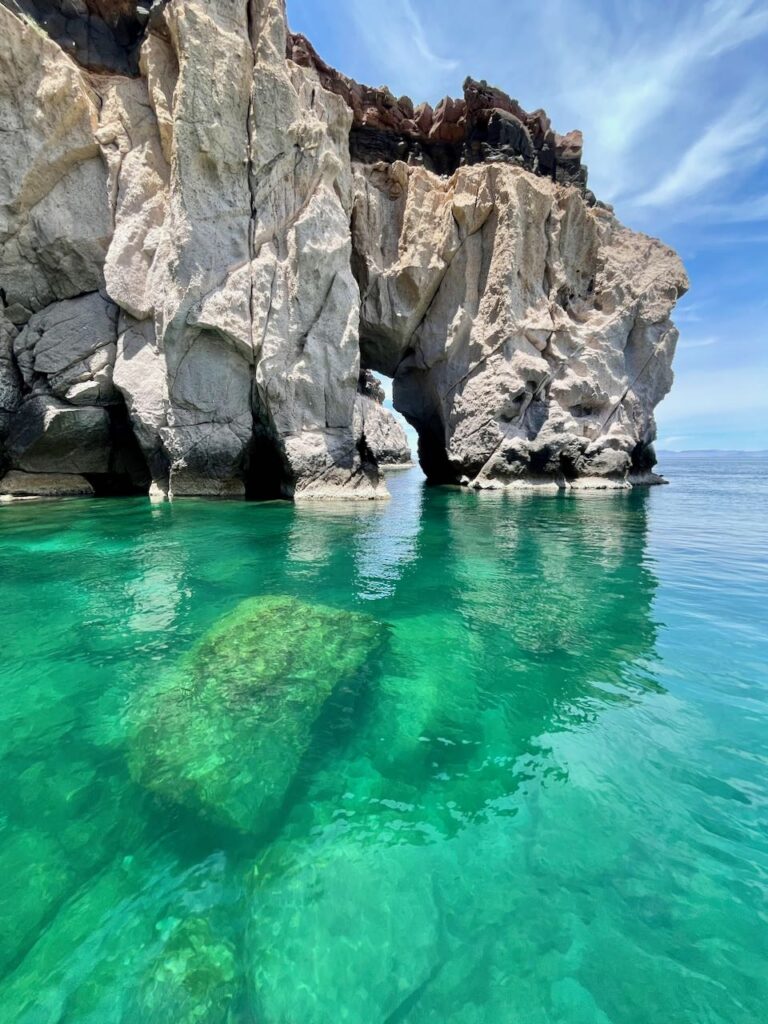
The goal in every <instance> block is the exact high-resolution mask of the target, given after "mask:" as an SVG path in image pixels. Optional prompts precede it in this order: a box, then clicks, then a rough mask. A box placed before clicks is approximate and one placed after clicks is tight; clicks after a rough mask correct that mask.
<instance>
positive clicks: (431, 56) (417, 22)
mask: <svg viewBox="0 0 768 1024" xmlns="http://www.w3.org/2000/svg"><path fill="white" fill-rule="evenodd" d="M401 2H402V7H403V12H404V14H405V18H406V21H407V22H408V24H409V25H410V26H411V28H412V30H413V43H414V45H415V46H416V49H417V50H418V51H419V55H420V56H421V58H422V60H425V61H427V63H428V64H430V65H431V66H432V67H435V68H439V69H440V70H441V71H456V70H457V69H458V67H459V62H458V61H457V60H454V59H453V58H445V57H439V56H438V55H437V54H436V53H435V51H434V50H433V49H432V47H431V45H430V43H429V40H428V39H427V34H426V32H425V31H424V26H423V24H422V22H421V18H420V17H419V16H418V14H417V13H416V11H415V9H414V6H413V4H412V3H411V0H401Z"/></svg>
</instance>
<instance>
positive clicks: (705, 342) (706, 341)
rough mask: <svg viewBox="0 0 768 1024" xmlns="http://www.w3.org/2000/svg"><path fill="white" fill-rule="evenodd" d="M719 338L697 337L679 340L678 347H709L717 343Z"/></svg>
mask: <svg viewBox="0 0 768 1024" xmlns="http://www.w3.org/2000/svg"><path fill="white" fill-rule="evenodd" d="M719 342H720V339H719V338H698V339H692V340H691V341H681V342H680V344H679V345H678V348H711V347H712V346H713V345H717V344H719Z"/></svg>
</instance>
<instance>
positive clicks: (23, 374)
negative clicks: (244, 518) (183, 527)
mask: <svg viewBox="0 0 768 1024" xmlns="http://www.w3.org/2000/svg"><path fill="white" fill-rule="evenodd" d="M0 129H1V130H2V136H0V137H2V139H3V145H2V147H0V469H3V470H4V469H10V470H12V471H23V472H39V473H51V472H54V473H60V472H64V473H73V474H85V476H86V477H87V478H88V479H89V480H91V478H92V477H98V478H99V479H98V481H91V482H93V483H95V484H96V490H97V491H99V492H100V493H103V492H105V491H107V492H109V491H114V490H126V489H127V490H151V493H152V495H153V496H155V497H157V498H160V497H163V496H169V497H179V496H184V495H201V494H203V495H216V496H226V497H242V496H251V497H277V496H285V497H294V498H297V499H300V498H324V497H337V496H346V497H363V498H377V497H382V496H385V495H386V487H385V485H384V483H383V481H382V477H381V475H380V473H379V465H383V464H386V463H387V462H393V461H397V460H398V459H400V458H402V457H403V456H404V454H405V448H404V447H403V438H402V437H401V432H400V431H399V428H398V427H397V425H396V424H394V423H393V421H392V420H391V418H390V417H389V416H388V414H387V413H386V411H385V410H384V409H383V408H382V407H381V405H380V404H378V403H377V402H376V401H375V400H374V399H372V398H371V397H370V396H366V395H361V394H359V393H358V381H359V378H360V373H361V370H362V371H370V370H373V371H379V372H381V373H384V374H387V375H389V376H392V377H394V381H395V383H394V395H395V406H396V408H397V409H398V410H400V411H401V412H402V413H403V414H404V415H405V416H406V417H407V418H408V419H409V420H410V422H411V423H412V424H413V425H414V427H415V428H416V430H417V431H418V433H419V436H420V458H421V462H422V465H423V467H424V469H425V470H426V472H427V474H428V476H429V478H430V479H431V480H433V481H434V482H453V483H455V482H463V483H466V484H472V485H474V486H478V487H485V486H494V487H496V486H508V485H511V486H522V485H527V484H529V483H531V482H533V483H546V484H547V485H548V486H555V487H563V486H620V487H623V486H629V485H630V484H631V483H632V482H650V481H652V479H653V477H652V474H651V469H652V467H653V464H654V461H655V458H654V455H653V449H652V442H653V439H654V436H655V424H654V420H653V411H654V408H655V406H656V405H657V403H658V402H659V401H660V400H661V399H662V398H663V397H664V395H665V394H666V393H667V391H668V390H669V387H670V386H671V382H672V374H671V362H672V356H673V354H674V348H675V342H676V337H677V335H676V332H675V329H674V327H673V326H672V323H671V321H670V319H669V318H670V314H671V311H672V308H673V306H674V304H675V302H676V300H677V298H679V296H680V295H681V294H682V292H683V291H684V289H685V287H686V279H685V273H684V271H683V268H682V266H681V264H680V262H679V260H678V259H677V257H676V256H675V255H674V254H673V253H672V252H671V251H670V250H669V249H667V248H666V247H664V246H663V245H662V244H661V243H659V242H657V241H655V240H653V239H648V238H645V237H643V236H640V235H636V234H633V233H632V232H629V231H627V230H626V229H625V228H623V227H622V226H621V225H620V224H619V223H618V221H617V220H616V219H615V217H614V215H613V213H612V211H611V210H610V209H609V208H607V207H605V206H603V205H602V204H600V203H598V202H597V201H596V200H595V197H594V196H593V195H592V193H591V192H590V191H589V190H588V189H587V175H586V168H584V166H583V164H582V160H581V158H582V140H581V135H580V133H578V132H571V133H570V134H568V135H564V136H560V135H557V134H556V133H555V132H554V131H553V129H552V126H551V124H550V122H549V119H548V118H547V116H546V114H545V113H544V112H543V111H535V112H533V113H528V112H526V111H524V110H523V109H522V107H520V105H519V104H518V103H517V102H516V101H515V100H514V99H512V98H510V97H509V96H507V95H506V94H504V93H503V92H501V91H500V90H498V89H495V88H493V87H491V86H489V85H487V84H486V83H484V82H477V81H474V80H472V79H468V80H467V81H466V82H465V84H464V91H463V96H462V98H460V99H451V98H446V99H445V100H443V101H442V102H441V103H440V104H438V105H437V107H435V108H434V109H433V108H432V107H430V106H429V105H427V104H422V105H421V106H415V105H414V104H413V103H412V102H411V101H410V100H409V99H408V98H407V97H401V98H399V99H397V98H396V97H394V96H393V95H392V94H391V93H389V92H388V91H387V90H385V89H369V88H368V87H365V86H361V85H358V84H357V83H356V82H354V81H352V80H351V79H348V78H346V77H345V76H343V75H341V74H340V73H339V72H337V71H335V70H334V69H332V68H330V67H329V66H328V65H327V64H325V63H324V62H323V61H322V59H321V58H320V57H319V56H318V55H317V53H316V52H315V51H314V50H313V49H312V47H311V44H309V42H308V41H307V40H306V39H304V38H303V37H301V36H294V35H291V34H290V33H289V31H288V28H287V24H286V15H285V7H284V3H283V0H243V2H242V3H233V2H232V0H186V2H181V0H163V2H158V3H155V4H154V5H152V6H151V10H150V5H148V4H146V3H135V2H132V0H120V2H119V3H105V2H102V0H55V2H54V3H53V4H41V3H40V2H39V0H24V2H23V3H20V4H18V3H16V2H15V0H14V2H13V3H11V2H10V0H0ZM6 143H8V144H6ZM100 446H102V449H103V450H101V452H99V447H100ZM406 447H407V445H406ZM33 466H34V467H35V468H34V469H32V468H31V467H33ZM41 486H42V483H41Z"/></svg>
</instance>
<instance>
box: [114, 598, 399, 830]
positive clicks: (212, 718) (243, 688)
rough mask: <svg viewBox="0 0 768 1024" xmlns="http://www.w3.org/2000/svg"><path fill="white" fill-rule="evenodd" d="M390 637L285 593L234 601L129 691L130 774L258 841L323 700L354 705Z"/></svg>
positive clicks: (363, 621) (356, 618) (364, 619)
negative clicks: (184, 652)
mask: <svg viewBox="0 0 768 1024" xmlns="http://www.w3.org/2000/svg"><path fill="white" fill-rule="evenodd" d="M387 635H388V631H387V628H386V627H385V626H383V625H381V624H380V623H378V622H376V620H375V619H372V618H370V617H369V616H366V615H360V614H357V613H354V612H344V611H338V610H336V609H332V608H326V607H323V606H322V605H308V604H303V603H302V602H300V601H297V600H295V599H293V598H289V597H262V598H252V599H250V600H247V601H244V602H242V604H240V605H239V606H238V607H237V608H236V609H235V610H234V611H233V612H231V613H230V614H229V615H227V616H225V617H224V618H223V619H222V620H221V621H220V622H219V623H218V624H217V625H215V626H214V627H213V628H212V629H211V630H210V631H209V632H208V633H207V634H206V635H205V636H204V637H203V638H202V640H201V641H200V642H199V644H197V645H196V647H195V648H194V649H193V650H192V651H191V652H190V654H189V655H188V656H187V657H186V658H185V659H184V660H183V662H182V664H181V665H180V666H179V668H178V671H177V672H176V674H175V675H173V676H172V677H171V678H167V679H161V680H159V681H158V682H157V683H155V684H153V685H152V686H151V687H149V689H147V690H144V691H142V692H139V693H138V694H137V695H136V697H135V699H134V701H133V705H132V707H131V710H130V714H129V731H130V753H129V765H130V769H131V773H132V775H133V776H134V778H135V779H136V781H137V782H139V783H141V784H142V785H143V786H145V787H146V788H147V789H149V790H151V791H152V792H153V793H155V794H157V795H158V796H159V797H160V798H161V799H163V800H165V801H167V802H170V803H175V804H180V805H182V806H184V807H187V808H189V809H191V810H193V811H195V812H197V813H199V814H200V815H201V816H202V817H204V818H206V819H208V820H209V821H212V822H214V823H217V824H221V825H226V826H228V827H231V828H234V829H237V830H238V831H240V832H243V833H246V834H254V835H260V834H263V833H264V832H266V831H267V830H268V828H269V826H270V825H271V824H273V822H274V820H275V818H276V816H277V814H278V813H279V811H280V809H281V808H282V806H283V801H284V799H285V796H286V793H287V792H288V789H289V787H290V786H291V784H292V783H293V782H294V780H295V778H296V775H297V771H298V769H299V766H300V764H301V761H302V758H303V757H304V755H305V754H306V752H307V750H308V748H309V746H310V743H311V740H312V734H313V729H314V728H315V726H316V723H317V720H318V718H319V716H320V714H321V712H322V711H323V709H324V707H325V706H326V704H327V702H328V701H329V699H330V698H331V696H332V695H333V694H334V692H335V691H336V690H337V689H340V688H343V689H344V690H345V693H344V694H343V697H342V701H341V702H342V704H343V702H344V701H345V700H346V701H347V702H349V701H352V702H354V700H355V697H356V694H357V690H358V689H359V687H360V685H361V684H362V681H363V679H364V677H365V672H366V668H367V666H369V665H370V664H371V663H372V662H374V661H375V659H376V656H377V654H378V652H379V650H380V648H381V647H382V646H383V645H384V643H385V641H386V638H387Z"/></svg>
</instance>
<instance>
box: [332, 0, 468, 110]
mask: <svg viewBox="0 0 768 1024" xmlns="http://www.w3.org/2000/svg"><path fill="white" fill-rule="evenodd" d="M343 6H344V7H345V8H347V10H348V12H349V15H350V17H351V18H352V20H353V22H354V24H355V28H356V30H357V32H358V34H359V36H360V37H361V38H362V39H363V40H364V42H365V43H366V46H367V47H368V48H369V49H370V51H371V54H372V55H374V56H375V60H376V63H377V64H378V65H379V66H381V67H382V69H383V70H384V72H385V74H386V75H387V76H388V78H389V81H388V83H387V84H389V85H390V86H391V88H393V90H394V91H395V92H401V91H408V90H409V91H411V92H412V93H413V94H414V98H415V99H416V100H417V101H419V100H422V99H427V98H432V99H435V98H437V97H438V96H439V95H442V94H443V93H444V92H445V91H446V89H447V88H451V87H455V82H454V79H455V78H456V72H457V71H458V70H459V66H460V61H459V60H458V59H456V58H454V57H449V56H444V55H443V54H441V53H439V52H438V50H439V49H440V46H439V43H438V42H437V40H436V39H435V38H432V37H431V36H430V34H428V33H427V31H426V29H425V27H424V23H423V21H422V18H421V16H420V14H419V12H418V9H417V6H416V5H415V4H414V3H413V2H412V0H391V2H390V4H389V6H388V7H387V9H386V12H385V11H384V10H383V9H381V8H379V9H378V11H377V13H375V14H372V12H371V4H370V0H344V3H343ZM438 38H439V34H438ZM369 84H370V83H369ZM377 84H379V83H377Z"/></svg>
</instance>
